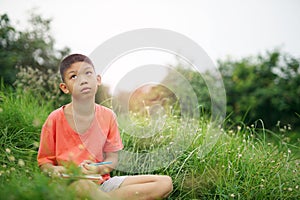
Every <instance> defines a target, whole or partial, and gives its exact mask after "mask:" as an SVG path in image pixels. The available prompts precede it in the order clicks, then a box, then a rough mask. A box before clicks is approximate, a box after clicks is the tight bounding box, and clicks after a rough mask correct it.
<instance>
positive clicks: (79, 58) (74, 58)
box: [59, 54, 94, 81]
mask: <svg viewBox="0 0 300 200" xmlns="http://www.w3.org/2000/svg"><path fill="white" fill-rule="evenodd" d="M76 62H86V63H88V64H90V65H92V66H93V68H94V64H93V62H92V61H91V59H89V57H87V56H85V55H82V54H71V55H69V56H67V57H65V58H64V59H63V60H62V61H61V63H60V66H59V71H60V76H61V79H62V81H65V77H64V73H65V71H66V70H67V69H68V68H69V67H70V66H71V65H72V64H74V63H76Z"/></svg>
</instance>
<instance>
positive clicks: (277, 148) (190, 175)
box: [0, 87, 300, 199]
mask: <svg viewBox="0 0 300 200" xmlns="http://www.w3.org/2000/svg"><path fill="white" fill-rule="evenodd" d="M3 88H4V87H2V88H1V92H2V93H1V94H2V95H1V96H0V108H1V109H0V110H1V112H0V125H1V127H0V136H1V138H0V146H1V148H0V151H1V154H0V155H1V156H0V197H1V199H2V198H4V197H5V198H6V199H74V194H73V193H72V191H69V188H68V187H67V186H68V182H66V181H65V180H64V179H52V178H49V177H46V176H44V175H42V174H40V173H39V170H38V167H37V162H36V154H37V148H38V142H37V141H39V132H40V128H41V126H42V123H34V119H35V118H38V119H39V120H40V121H41V122H42V121H44V120H45V118H46V117H47V115H48V114H49V113H50V112H51V111H52V109H53V108H52V107H51V106H47V103H46V102H45V101H44V100H43V98H42V97H41V96H39V97H38V96H35V97H34V96H32V95H31V94H30V93H27V92H24V93H21V94H22V95H20V93H17V92H18V91H13V90H9V88H6V89H5V91H4V89H3ZM19 92H20V91H19ZM4 93H5V94H7V95H4ZM8 111H9V112H8ZM16 111H18V112H16ZM167 114H170V115H171V116H170V115H168V116H167V119H166V123H165V126H163V127H161V131H154V133H156V134H153V133H150V134H151V137H149V138H148V140H147V138H144V139H143V138H142V137H141V135H140V134H141V133H140V129H139V128H136V126H137V125H139V124H140V125H141V126H142V127H144V125H145V124H147V123H148V121H147V119H142V118H138V116H135V118H132V119H134V123H132V124H131V125H132V126H130V127H129V128H128V127H126V128H124V126H122V125H121V126H120V128H121V132H122V138H123V142H124V146H125V148H126V150H127V151H130V152H136V153H138V152H145V151H148V152H150V151H154V150H155V149H159V148H163V147H165V145H166V144H167V145H169V148H175V149H176V148H177V147H178V146H176V143H177V142H180V140H177V141H174V140H173V139H172V137H173V135H174V134H175V135H178V136H180V137H179V138H180V139H184V137H187V136H188V135H187V134H188V133H189V131H190V130H189V129H186V130H183V129H182V128H180V121H181V120H180V117H179V116H178V117H179V118H178V117H176V116H174V115H172V113H167ZM196 125H197V126H196V132H195V134H194V135H191V136H193V137H192V138H190V139H191V140H190V141H191V142H190V143H185V142H184V141H183V144H184V145H185V146H184V149H182V151H178V152H175V151H173V153H174V154H173V160H172V161H171V162H169V163H165V164H167V165H165V167H164V168H162V169H157V170H156V171H155V172H153V173H157V174H166V175H170V176H171V177H172V179H173V183H174V191H173V193H172V194H171V196H170V197H169V199H230V198H238V199H278V198H280V199H298V198H299V197H300V185H299V183H300V176H299V171H300V160H299V159H300V158H299V154H298V153H297V151H298V152H299V150H300V149H299V145H295V146H292V145H290V144H289V143H288V140H287V139H284V138H280V137H276V139H277V143H273V142H271V141H268V140H267V138H265V137H264V136H265V135H266V132H267V131H268V130H266V129H260V128H259V127H258V126H257V125H255V124H254V125H251V126H247V125H243V124H241V125H240V124H235V125H234V126H231V127H230V128H229V129H227V130H223V129H217V130H218V134H219V137H218V140H217V141H216V143H215V145H213V146H210V147H208V146H203V144H204V141H205V138H206V137H211V136H212V134H211V133H210V130H211V129H209V127H210V125H209V123H208V122H207V120H206V119H201V120H199V121H197V124H196ZM285 131H286V132H289V131H290V130H289V128H286V129H285ZM276 135H277V134H276ZM135 136H137V137H135ZM259 136H261V137H259ZM172 142H173V143H172ZM188 144H189V145H188ZM207 149H209V151H207ZM205 151H206V153H204V152H205ZM167 156H169V155H167ZM144 161H145V163H146V164H147V163H150V162H151V160H147V159H145V160H144ZM145 166H146V165H145ZM124 174H127V173H125V172H120V171H114V173H113V175H124Z"/></svg>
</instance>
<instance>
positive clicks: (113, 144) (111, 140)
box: [103, 112, 123, 152]
mask: <svg viewBox="0 0 300 200" xmlns="http://www.w3.org/2000/svg"><path fill="white" fill-rule="evenodd" d="M121 149H123V144H122V139H121V136H120V132H119V128H118V123H117V119H116V115H115V114H114V113H113V112H112V114H111V117H110V123H109V131H108V135H107V138H106V142H105V144H104V147H103V151H104V152H116V151H119V150H121Z"/></svg>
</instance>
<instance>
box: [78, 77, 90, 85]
mask: <svg viewBox="0 0 300 200" xmlns="http://www.w3.org/2000/svg"><path fill="white" fill-rule="evenodd" d="M79 83H80V85H84V84H87V83H88V82H87V80H86V78H85V77H84V76H81V77H80V78H79Z"/></svg>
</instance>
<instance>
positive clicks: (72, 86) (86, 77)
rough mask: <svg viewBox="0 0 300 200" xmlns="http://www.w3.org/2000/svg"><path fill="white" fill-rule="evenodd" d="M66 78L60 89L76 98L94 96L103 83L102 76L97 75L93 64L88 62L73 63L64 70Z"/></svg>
mask: <svg viewBox="0 0 300 200" xmlns="http://www.w3.org/2000/svg"><path fill="white" fill-rule="evenodd" d="M64 80H65V82H64V83H61V84H60V85H59V86H60V89H61V90H62V91H63V92H64V93H66V94H68V93H70V94H71V95H72V96H73V97H75V98H77V97H79V98H81V97H86V96H91V95H92V96H94V95H95V94H96V92H97V88H98V86H99V85H100V84H101V77H100V76H99V75H96V73H95V70H94V68H93V66H92V65H90V64H88V63H86V62H76V63H73V64H72V65H71V66H70V67H69V68H68V69H67V70H66V71H65V72H64Z"/></svg>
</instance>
